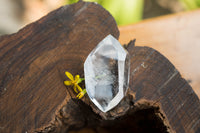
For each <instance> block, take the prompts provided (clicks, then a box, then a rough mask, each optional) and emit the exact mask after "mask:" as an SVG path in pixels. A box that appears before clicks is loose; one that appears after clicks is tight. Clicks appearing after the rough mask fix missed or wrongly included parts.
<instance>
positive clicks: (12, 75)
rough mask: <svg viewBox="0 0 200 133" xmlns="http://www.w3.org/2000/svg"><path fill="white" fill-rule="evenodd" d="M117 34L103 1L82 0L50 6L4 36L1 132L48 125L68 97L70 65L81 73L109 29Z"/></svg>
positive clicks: (0, 42) (0, 77)
mask: <svg viewBox="0 0 200 133" xmlns="http://www.w3.org/2000/svg"><path fill="white" fill-rule="evenodd" d="M108 34H112V35H113V36H115V37H116V38H118V36H119V32H118V29H117V25H116V23H115V21H114V19H113V17H112V16H111V15H110V14H109V13H108V12H107V11H105V10H104V9H103V8H102V7H101V6H100V5H97V4H95V3H84V2H79V3H78V4H75V5H71V6H64V7H61V8H60V9H58V10H56V11H53V12H51V13H50V14H48V15H47V16H45V17H43V18H41V19H40V20H39V21H37V22H35V23H32V24H30V25H28V26H26V27H25V28H23V29H22V30H20V31H19V32H18V33H16V34H12V35H7V36H2V37H1V38H0V132H4V133H5V132H9V133H10V132H23V133H24V132H26V131H30V129H31V130H34V129H37V128H39V127H41V126H44V125H47V124H49V123H50V121H51V120H52V119H53V117H54V116H53V115H54V112H55V111H56V109H57V108H58V106H59V105H60V104H61V103H62V102H63V101H64V99H65V97H66V96H67V98H70V96H69V95H67V93H66V87H65V86H64V84H63V80H66V77H65V76H64V72H65V71H66V70H68V71H70V72H72V73H73V74H77V73H81V74H82V73H83V63H84V60H85V57H86V56H87V55H88V54H89V52H90V51H91V50H92V49H93V48H94V47H95V45H96V44H97V43H98V42H99V41H100V40H102V39H103V38H104V37H105V36H106V35H108Z"/></svg>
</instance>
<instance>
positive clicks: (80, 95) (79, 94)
mask: <svg viewBox="0 0 200 133" xmlns="http://www.w3.org/2000/svg"><path fill="white" fill-rule="evenodd" d="M85 93H87V92H86V89H83V91H81V92H80V93H78V95H77V96H76V97H78V98H79V99H81V98H82V97H83V96H84V95H85Z"/></svg>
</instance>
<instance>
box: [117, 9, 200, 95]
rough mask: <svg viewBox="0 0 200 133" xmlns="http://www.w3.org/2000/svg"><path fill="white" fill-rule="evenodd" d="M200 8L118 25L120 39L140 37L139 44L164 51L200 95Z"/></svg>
mask: <svg viewBox="0 0 200 133" xmlns="http://www.w3.org/2000/svg"><path fill="white" fill-rule="evenodd" d="M199 14H200V9H198V10H193V11H187V12H181V13H177V14H171V15H165V16H161V17H157V18H153V19H147V20H144V21H142V22H140V23H137V24H132V25H126V26H121V27H119V31H120V37H119V41H120V42H121V43H122V44H126V43H128V42H129V40H130V39H133V38H137V41H136V45H137V46H148V47H152V48H154V49H156V50H158V51H159V52H161V53H162V54H163V55H164V56H166V57H167V59H169V60H170V62H172V63H173V65H174V66H175V67H176V68H177V69H178V70H179V72H180V73H181V75H182V76H183V77H184V78H185V79H186V80H188V81H189V82H190V85H191V86H192V88H193V89H194V91H195V92H196V94H197V95H198V96H199V98H200V89H199V88H200V71H199V68H200V52H199V50H200V45H199V42H200V37H199V35H200V26H199V24H200V17H199Z"/></svg>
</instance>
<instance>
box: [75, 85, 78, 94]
mask: <svg viewBox="0 0 200 133" xmlns="http://www.w3.org/2000/svg"><path fill="white" fill-rule="evenodd" d="M74 91H75V92H76V93H78V91H77V87H76V85H74Z"/></svg>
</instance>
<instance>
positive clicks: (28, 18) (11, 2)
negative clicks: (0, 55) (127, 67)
mask: <svg viewBox="0 0 200 133" xmlns="http://www.w3.org/2000/svg"><path fill="white" fill-rule="evenodd" d="M77 1H78V0H0V35H3V34H10V33H14V32H16V31H18V30H19V29H21V28H22V27H24V26H25V25H27V24H29V23H31V22H34V21H36V20H38V19H39V18H41V17H43V16H44V15H46V14H47V13H49V12H51V11H52V10H54V9H57V8H59V7H60V6H63V5H65V4H73V3H75V2H77ZM85 1H90V2H97V3H99V4H101V5H102V6H103V7H104V8H106V9H107V10H108V11H109V12H110V13H111V14H112V15H113V16H114V18H115V20H116V22H117V24H118V25H119V26H121V25H127V24H133V23H137V22H139V21H141V20H143V19H147V18H153V17H157V16H162V15H167V14H172V13H177V12H181V11H187V10H194V9H197V8H199V7H200V0H85Z"/></svg>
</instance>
